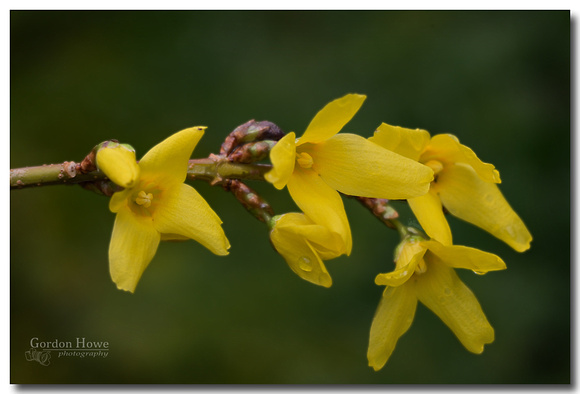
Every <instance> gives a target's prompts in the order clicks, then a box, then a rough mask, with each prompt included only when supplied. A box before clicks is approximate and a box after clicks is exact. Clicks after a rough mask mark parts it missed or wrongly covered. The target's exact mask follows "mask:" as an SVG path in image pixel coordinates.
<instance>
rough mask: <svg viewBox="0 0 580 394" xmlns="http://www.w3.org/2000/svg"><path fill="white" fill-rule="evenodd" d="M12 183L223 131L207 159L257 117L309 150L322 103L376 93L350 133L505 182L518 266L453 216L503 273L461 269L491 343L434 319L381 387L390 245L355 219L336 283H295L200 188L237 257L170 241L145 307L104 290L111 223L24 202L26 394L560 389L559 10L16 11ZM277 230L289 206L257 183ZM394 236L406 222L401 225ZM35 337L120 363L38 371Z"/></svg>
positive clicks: (564, 304) (20, 228)
mask: <svg viewBox="0 0 580 394" xmlns="http://www.w3.org/2000/svg"><path fill="white" fill-rule="evenodd" d="M10 19H11V27H10V33H11V40H10V45H11V47H10V55H11V57H10V67H11V94H10V100H11V103H10V104H11V133H10V136H11V141H10V153H11V157H10V165H11V167H22V166H27V165H40V164H44V163H58V162H63V161H65V160H75V161H79V160H81V159H82V158H83V157H84V155H85V154H86V153H88V151H89V150H90V149H91V148H92V147H93V146H94V145H95V144H97V143H99V142H101V141H103V140H106V139H110V138H116V139H119V140H121V141H123V142H127V143H130V144H132V145H133V146H134V147H135V148H136V150H137V152H138V157H140V156H142V155H143V154H144V153H145V152H146V151H147V150H148V149H149V148H150V147H152V146H153V145H155V144H156V143H158V142H159V141H161V140H163V139H164V138H166V137H167V136H169V135H170V134H172V133H174V132H176V131H178V130H181V129H183V128H185V127H189V126H193V125H207V126H209V129H208V131H207V133H206V135H205V136H204V138H203V139H202V140H201V142H200V144H199V145H198V147H197V148H196V150H195V152H194V157H206V156H207V155H208V154H209V153H211V152H217V151H218V149H219V145H220V144H221V142H222V141H223V139H224V138H225V136H226V135H227V134H228V133H229V132H230V131H231V130H232V129H233V128H235V127H236V126H237V125H239V124H241V123H244V122H246V121H247V120H249V119H257V120H270V121H272V122H275V123H277V124H278V125H279V126H280V127H281V128H282V129H283V130H285V131H287V132H289V131H296V132H297V133H298V135H301V133H302V132H303V131H304V129H305V128H306V126H307V125H308V123H309V121H310V120H311V119H312V117H313V116H314V115H315V114H316V112H317V111H318V110H320V109H321V108H322V107H323V106H324V105H325V104H326V103H328V102H329V101H331V100H333V99H335V98H338V97H341V96H343V95H344V94H346V93H351V92H352V93H355V92H356V93H364V94H367V95H368V99H367V101H366V103H365V104H364V105H363V107H362V109H361V110H360V111H359V113H358V114H357V115H356V117H355V118H354V119H353V120H352V122H350V123H349V124H348V125H347V126H346V127H345V129H344V131H345V132H354V133H358V134H360V135H362V136H364V137H369V136H371V135H372V133H373V130H374V129H375V128H376V127H377V126H378V125H379V124H380V123H381V122H383V121H384V122H387V123H390V124H394V125H400V126H406V127H410V128H415V127H420V128H424V129H427V130H429V131H430V132H431V133H432V134H437V133H452V134H455V135H456V136H457V137H458V138H459V139H460V140H461V142H462V143H464V144H466V145H467V146H469V147H471V148H473V149H474V151H475V152H476V153H477V154H478V156H479V157H480V158H481V159H482V160H483V161H485V162H490V163H493V164H494V165H495V166H496V167H497V168H498V169H499V171H500V173H501V176H502V180H503V183H502V185H501V190H502V191H503V192H504V194H505V196H506V198H507V199H508V200H509V201H510V203H511V205H512V206H513V207H514V209H515V210H516V211H517V212H518V213H519V214H520V215H521V217H522V218H523V219H524V221H525V222H526V224H527V225H528V227H529V229H530V231H531V232H532V234H533V236H534V241H533V243H532V249H531V250H530V251H528V252H526V253H523V254H519V253H516V252H515V251H513V250H511V249H510V248H509V247H507V246H506V245H504V244H503V243H501V242H500V241H498V240H496V239H495V238H493V237H491V236H490V235H488V234H487V233H484V232H483V231H481V230H479V229H477V228H475V227H473V226H471V225H469V224H466V223H463V222H461V221H459V220H456V219H454V218H451V219H450V223H451V226H452V230H453V233H454V240H455V243H456V244H460V245H467V246H473V247H478V248H481V249H483V250H485V251H489V252H492V253H496V254H498V255H500V256H501V257H502V258H503V259H504V260H505V262H506V263H507V266H508V269H507V270H506V271H503V272H495V273H490V274H487V275H485V276H477V275H474V274H473V273H471V272H466V271H463V272H460V275H461V277H462V278H463V280H464V281H465V282H466V283H467V284H468V286H469V287H470V288H471V289H472V290H473V291H474V292H475V294H476V295H477V297H478V299H479V300H480V302H481V304H482V306H483V309H484V311H485V313H486V315H487V317H488V319H489V320H490V322H491V323H492V325H493V326H494V328H495V330H496V340H495V342H494V343H493V344H491V345H488V346H487V347H486V349H485V351H484V353H483V354H482V355H474V354H471V353H469V352H468V351H467V350H465V349H464V348H463V347H462V346H461V344H460V343H459V342H458V341H457V339H456V338H455V337H454V336H453V334H452V333H451V331H450V330H449V329H448V328H447V327H446V326H445V325H444V324H443V323H442V322H441V321H439V319H438V318H437V317H436V316H435V315H434V314H433V313H431V312H430V311H429V310H428V309H426V308H425V307H423V306H419V308H418V311H417V315H416V318H415V322H414V324H413V326H412V327H411V329H410V330H409V332H408V333H407V334H405V335H404V336H403V337H402V338H401V340H400V341H399V343H398V345H397V348H396V350H395V352H394V354H393V356H392V357H391V359H390V360H389V362H388V363H387V365H386V366H385V368H384V369H383V370H381V371H380V372H374V371H373V370H372V369H371V368H369V367H368V366H367V360H366V350H367V344H368V342H367V341H368V333H369V328H370V324H371V321H372V317H373V313H374V311H375V308H376V306H377V304H378V301H379V298H380V296H381V291H382V289H383V288H382V287H379V286H376V285H374V277H375V276H376V275H377V274H378V273H380V272H387V271H389V270H391V269H392V268H393V265H392V253H393V249H394V247H395V245H396V242H397V238H398V237H397V235H396V233H395V232H393V231H391V230H389V229H388V228H386V227H385V226H383V225H381V223H380V222H379V221H378V220H376V219H375V218H374V217H372V216H371V215H370V214H368V213H367V212H366V211H365V209H364V208H363V207H362V206H360V205H358V204H357V203H356V202H355V201H351V200H346V201H345V206H346V209H347V213H348V215H349V218H350V221H351V225H352V231H353V238H354V249H353V253H352V255H351V256H350V257H348V258H347V257H341V258H338V259H336V260H333V261H329V262H328V263H327V267H328V269H329V271H330V273H331V275H332V277H333V280H334V285H333V286H332V287H331V288H330V289H325V288H321V287H317V286H314V285H312V284H310V283H308V282H305V281H303V280H300V279H299V278H298V277H297V276H296V275H294V274H293V273H292V272H291V271H290V269H289V268H288V266H287V265H286V263H285V262H284V260H283V259H282V258H281V257H279V256H278V255H277V254H276V253H275V252H274V251H273V249H272V248H271V246H270V244H269V241H268V237H267V230H266V227H265V226H264V225H263V224H262V223H260V222H258V221H256V220H255V219H254V218H253V217H251V216H250V215H249V214H248V213H247V212H245V211H244V209H243V208H242V207H241V206H240V205H239V204H238V203H237V202H236V201H235V199H234V198H233V197H232V196H231V195H230V194H228V193H225V192H224V191H223V190H221V189H220V188H212V187H210V186H209V185H207V184H205V183H203V182H195V183H194V186H195V187H196V189H197V190H198V191H199V192H200V193H201V194H202V195H203V196H204V197H205V198H206V199H207V200H208V201H209V202H210V203H211V205H212V207H213V208H214V209H215V211H216V212H217V213H218V214H219V215H220V217H221V218H222V220H223V221H224V229H225V231H226V233H227V235H228V237H229V239H230V241H231V244H232V249H231V253H230V255H229V256H228V257H216V256H213V255H212V254H211V253H210V252H209V251H207V250H206V249H204V248H203V247H201V246H200V245H198V244H196V243H195V242H186V243H164V244H162V245H161V246H160V248H159V250H158V252H157V255H156V256H155V258H154V260H153V262H152V263H151V265H150V266H149V268H148V269H147V270H146V272H145V274H144V276H143V278H142V280H141V282H140V283H139V286H138V287H137V291H136V293H135V294H133V295H131V294H129V293H125V292H122V291H119V290H117V289H116V288H115V286H114V284H113V283H112V282H111V279H110V277H109V272H108V260H107V249H108V243H109V237H110V234H111V229H112V226H113V220H114V215H113V214H112V213H110V212H109V211H108V208H107V204H108V200H107V198H105V197H102V196H98V195H96V194H93V193H90V192H87V191H85V190H83V189H82V188H80V187H64V186H59V187H56V186H55V187H46V188H41V189H28V190H16V191H11V192H10V196H11V201H10V213H11V218H10V220H11V223H10V232H11V234H10V238H11V239H10V247H11V251H10V259H11V293H10V294H11V347H10V351H11V359H10V360H11V381H12V382H14V383H39V382H42V383H310V384H312V383H325V384H329V383H569V382H570V14H569V12H567V11H564V12H360V11H359V12H250V11H245V12H244V11H235V12H233V11H232V12H223V11H221V12H21V11H16V12H11V17H10ZM251 186H252V187H254V188H255V189H256V190H258V191H259V192H260V193H261V194H263V196H264V197H265V198H266V199H267V200H268V201H270V203H271V204H272V205H273V207H274V209H275V210H276V212H277V213H283V212H287V211H291V210H295V209H296V208H295V206H294V204H293V202H292V201H291V199H290V198H289V197H288V194H287V192H286V191H282V192H278V191H276V190H275V189H274V188H273V187H272V186H271V185H268V184H265V183H252V184H251ZM400 208H401V210H400V212H401V215H402V216H403V221H404V222H406V223H413V218H412V216H411V215H410V214H409V211H408V209H407V208H406V207H405V206H400ZM32 337H39V338H40V339H41V340H54V339H59V340H74V339H75V338H76V337H85V338H87V340H106V341H109V342H110V344H111V345H110V353H109V357H107V358H106V359H80V358H71V357H67V358H60V359H58V358H56V357H55V356H53V360H52V362H51V365H49V366H46V367H45V366H41V365H40V364H38V363H36V362H28V361H26V359H25V357H24V352H25V351H26V350H28V349H29V341H30V339H31V338H32Z"/></svg>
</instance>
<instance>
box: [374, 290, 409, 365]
mask: <svg viewBox="0 0 580 394" xmlns="http://www.w3.org/2000/svg"><path fill="white" fill-rule="evenodd" d="M416 309H417V297H416V296H415V293H414V288H413V286H412V284H411V283H408V284H405V285H404V286H399V287H387V288H386V289H385V291H384V293H383V297H382V299H381V302H380V303H379V307H378V308H377V311H376V312H375V317H374V318H373V324H372V325H371V334H370V338H369V349H368V351H367V358H368V360H369V366H371V367H373V369H374V370H375V371H378V370H379V369H381V368H382V367H383V366H384V365H385V363H386V362H387V360H388V359H389V357H391V354H392V353H393V350H394V349H395V345H396V344H397V341H398V340H399V338H400V337H401V336H402V335H403V334H404V333H405V332H407V330H408V329H409V327H411V323H413V318H414V317H415V310H416Z"/></svg>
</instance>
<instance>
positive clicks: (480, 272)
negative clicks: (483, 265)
mask: <svg viewBox="0 0 580 394" xmlns="http://www.w3.org/2000/svg"><path fill="white" fill-rule="evenodd" d="M473 272H474V273H475V274H477V275H485V274H487V272H483V271H473Z"/></svg>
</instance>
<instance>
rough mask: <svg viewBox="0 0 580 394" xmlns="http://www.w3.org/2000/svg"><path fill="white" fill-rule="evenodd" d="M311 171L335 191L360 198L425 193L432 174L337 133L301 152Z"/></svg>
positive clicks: (415, 163)
mask: <svg viewBox="0 0 580 394" xmlns="http://www.w3.org/2000/svg"><path fill="white" fill-rule="evenodd" d="M305 151H306V152H308V153H310V152H311V156H312V157H313V159H314V164H313V166H312V168H313V169H314V170H315V171H316V172H318V173H319V174H320V176H321V177H322V179H324V181H325V182H326V183H328V185H329V186H330V187H332V188H334V189H336V190H338V191H339V192H342V193H345V194H348V195H353V196H362V197H373V198H388V199H394V200H398V199H406V198H410V197H417V196H422V195H423V194H425V193H427V191H428V190H429V183H430V182H431V181H432V180H433V171H432V170H431V169H430V168H428V167H426V166H424V165H422V164H419V163H418V162H416V161H413V160H411V159H407V158H406V157H403V156H401V155H398V154H396V153H394V152H391V151H390V150H387V149H384V148H382V147H380V146H379V145H377V144H374V143H372V142H370V141H368V140H367V139H365V138H363V137H361V136H358V135H355V134H339V135H336V136H334V137H332V138H330V139H329V140H327V141H325V142H323V143H320V144H317V145H315V146H313V147H312V148H311V150H305Z"/></svg>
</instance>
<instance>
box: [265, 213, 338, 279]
mask: <svg viewBox="0 0 580 394" xmlns="http://www.w3.org/2000/svg"><path fill="white" fill-rule="evenodd" d="M289 215H291V214H286V215H282V217H280V219H278V222H276V225H275V226H274V229H273V230H272V231H271V232H270V239H271V241H272V244H273V245H274V248H275V249H276V250H277V251H278V253H280V254H281V255H282V257H283V258H284V260H286V262H287V263H288V266H289V267H290V268H291V269H292V271H294V273H296V274H297V275H298V276H300V277H301V278H302V279H304V280H307V281H309V282H311V283H314V284H316V285H319V286H324V287H330V286H331V285H332V279H331V277H330V275H329V274H328V271H327V270H326V267H325V266H324V263H323V262H322V260H321V258H320V256H319V255H318V253H317V252H316V250H315V248H314V247H313V246H312V244H311V243H310V242H309V241H308V239H307V238H306V237H304V235H303V234H300V233H299V232H296V231H292V227H295V225H294V224H293V223H292V222H293V221H294V220H295V218H293V217H292V216H289ZM295 215H297V214H295ZM318 227H321V226H318Z"/></svg>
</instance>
